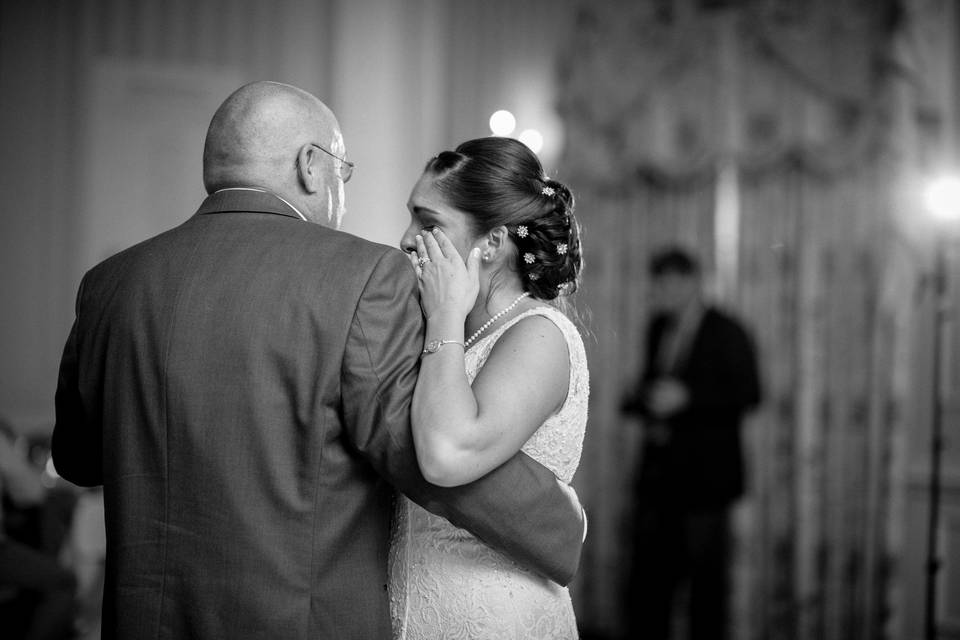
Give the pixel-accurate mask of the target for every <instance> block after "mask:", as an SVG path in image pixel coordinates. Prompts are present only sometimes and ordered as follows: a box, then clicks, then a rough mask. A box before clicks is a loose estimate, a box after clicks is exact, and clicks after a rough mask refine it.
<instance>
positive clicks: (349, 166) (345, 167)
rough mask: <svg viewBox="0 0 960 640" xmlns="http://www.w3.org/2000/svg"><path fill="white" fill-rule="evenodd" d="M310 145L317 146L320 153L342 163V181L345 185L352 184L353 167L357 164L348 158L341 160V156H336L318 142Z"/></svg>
mask: <svg viewBox="0 0 960 640" xmlns="http://www.w3.org/2000/svg"><path fill="white" fill-rule="evenodd" d="M310 144H312V145H313V146H315V147H316V148H317V149H320V151H323V152H324V153H325V154H327V155H328V156H330V157H332V158H336V159H337V160H339V161H340V179H341V180H343V181H344V182H345V183H346V182H350V176H352V175H353V167H354V166H355V163H353V162H350V161H349V160H347V158H346V156H344V157H343V158H341V157H340V156H338V155H336V154H335V153H333V152H332V151H330V150H328V149H325V148H324V147H321V146H320V145H318V144H317V143H316V142H311V143H310Z"/></svg>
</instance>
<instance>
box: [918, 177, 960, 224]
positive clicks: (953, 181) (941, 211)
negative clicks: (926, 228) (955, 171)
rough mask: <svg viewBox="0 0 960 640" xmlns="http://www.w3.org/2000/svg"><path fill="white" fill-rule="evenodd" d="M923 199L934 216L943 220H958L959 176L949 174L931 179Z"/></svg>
mask: <svg viewBox="0 0 960 640" xmlns="http://www.w3.org/2000/svg"><path fill="white" fill-rule="evenodd" d="M924 200H925V202H926V205H927V209H928V210H929V211H930V213H931V214H933V216H934V217H936V218H939V219H940V220H944V221H955V220H960V178H957V177H952V176H951V177H943V178H937V179H936V180H933V181H931V182H930V184H928V185H927V188H926V191H925V192H924Z"/></svg>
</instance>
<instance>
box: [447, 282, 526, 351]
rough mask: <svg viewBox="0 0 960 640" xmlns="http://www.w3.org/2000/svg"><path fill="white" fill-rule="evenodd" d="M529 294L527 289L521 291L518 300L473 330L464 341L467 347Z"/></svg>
mask: <svg viewBox="0 0 960 640" xmlns="http://www.w3.org/2000/svg"><path fill="white" fill-rule="evenodd" d="M529 295H530V294H529V293H528V292H526V291H524V292H523V293H521V294H520V295H519V296H517V299H516V300H514V301H513V302H511V303H510V304H509V305H507V306H506V307H505V308H504V309H502V310H501V311H498V312H497V313H496V314H494V316H493V317H492V318H490V319H489V320H487V321H486V322H484V323H483V324H482V325H480V328H479V329H477V330H476V331H474V332H473V335H472V336H470V337H469V338H467V341H466V342H464V343H463V344H465V345H466V346H467V347H469V346H470V345H471V344H473V341H474V340H476V339H477V338H479V337H480V334H481V333H483V332H484V331H486V330H487V329H489V328H490V326H491V325H493V323H494V322H496V321H497V320H499V319H500V318H502V317H503V316H505V315H507V314H508V313H510V310H511V309H513V308H514V307H515V306H517V305H518V304H520V301H521V300H523V299H524V298H526V297H527V296H529Z"/></svg>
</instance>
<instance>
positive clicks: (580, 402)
mask: <svg viewBox="0 0 960 640" xmlns="http://www.w3.org/2000/svg"><path fill="white" fill-rule="evenodd" d="M533 315H542V316H546V317H547V318H550V319H551V320H552V321H553V322H554V324H556V325H557V327H558V328H559V329H560V330H561V331H562V332H563V336H564V338H566V341H567V350H568V352H569V355H570V383H569V385H568V387H567V399H566V401H565V402H564V403H563V406H562V407H560V411H558V412H557V413H556V414H554V415H553V416H551V417H550V418H548V419H547V421H546V422H544V423H543V426H541V427H540V428H539V429H537V430H536V431H535V432H534V434H533V435H532V436H530V439H529V440H527V442H526V443H525V444H524V445H523V447H521V449H520V450H521V451H523V452H524V453H525V454H527V455H528V456H530V457H531V458H533V459H534V460H536V461H537V462H539V463H540V464H542V465H543V466H545V467H547V468H548V469H550V470H551V471H553V473H554V474H555V475H556V476H557V477H558V478H560V479H561V480H563V481H564V482H566V483H567V484H570V481H571V480H573V474H574V472H575V471H576V470H577V465H579V464H580V454H581V453H582V452H583V436H584V430H585V429H586V426H587V401H588V399H589V396H590V376H589V374H588V372H587V356H586V353H585V352H584V348H583V341H582V340H581V339H580V333H579V332H578V331H577V328H576V327H575V326H574V324H573V323H572V322H570V319H569V318H567V316H565V315H564V314H563V313H562V312H560V311H558V310H557V309H554V308H553V307H537V308H536V309H529V310H527V311H524V312H523V313H521V314H519V315H517V317H515V318H513V319H512V320H510V321H509V322H506V323H504V324H503V325H502V326H500V328H498V329H497V330H496V331H494V332H493V333H491V334H490V335H489V336H487V337H486V338H482V339H481V340H479V341H477V343H476V344H474V345H473V346H472V347H471V348H470V349H469V350H468V351H467V353H466V355H465V356H464V363H465V365H466V369H467V379H468V380H469V381H470V383H471V384H473V380H474V378H476V377H477V374H478V373H480V369H481V368H483V363H484V362H486V361H487V358H488V357H489V356H490V352H491V351H493V347H494V345H495V344H496V343H497V340H499V339H500V336H502V335H503V334H504V333H506V331H507V330H508V329H509V328H510V327H512V326H513V325H515V324H516V323H518V322H520V321H521V320H523V319H524V318H528V317H530V316H533Z"/></svg>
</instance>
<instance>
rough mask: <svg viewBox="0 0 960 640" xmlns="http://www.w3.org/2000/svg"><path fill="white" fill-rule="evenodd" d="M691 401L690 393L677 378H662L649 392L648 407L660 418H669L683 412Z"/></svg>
mask: <svg viewBox="0 0 960 640" xmlns="http://www.w3.org/2000/svg"><path fill="white" fill-rule="evenodd" d="M689 401H690V392H689V391H687V388H686V387H685V386H684V385H683V384H682V383H681V382H680V381H679V380H677V379H676V378H660V379H659V380H657V381H655V382H654V383H653V384H652V385H651V386H650V390H649V391H648V392H647V407H648V408H649V410H650V413H652V414H653V415H654V416H656V417H658V418H669V417H670V416H672V415H673V414H675V413H677V412H679V411H682V410H683V409H684V408H685V407H686V406H687V403H688V402H689Z"/></svg>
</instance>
